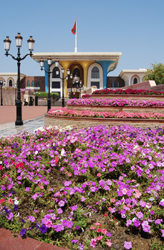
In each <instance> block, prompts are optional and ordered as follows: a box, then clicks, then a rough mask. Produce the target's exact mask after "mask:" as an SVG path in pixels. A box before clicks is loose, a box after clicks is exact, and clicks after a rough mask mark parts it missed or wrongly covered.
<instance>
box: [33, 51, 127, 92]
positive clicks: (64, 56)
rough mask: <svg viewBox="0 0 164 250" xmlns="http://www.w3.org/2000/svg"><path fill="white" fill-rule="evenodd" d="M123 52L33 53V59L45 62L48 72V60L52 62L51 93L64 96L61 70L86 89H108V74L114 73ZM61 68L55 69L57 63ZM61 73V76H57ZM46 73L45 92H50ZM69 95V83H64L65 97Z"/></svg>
mask: <svg viewBox="0 0 164 250" xmlns="http://www.w3.org/2000/svg"><path fill="white" fill-rule="evenodd" d="M121 55H122V53H121V52H62V53H59V52H58V53H33V56H32V58H33V59H34V60H35V61H37V62H40V60H44V69H45V70H46V71H47V72H48V69H49V65H48V58H49V57H50V58H51V60H52V64H51V66H50V71H51V72H52V73H51V74H50V92H58V93H59V95H60V96H61V95H62V80H61V79H60V77H61V69H62V68H64V77H66V75H67V70H68V69H70V74H72V75H73V77H75V75H76V76H77V77H78V79H79V80H81V81H82V84H83V86H84V87H86V88H87V87H91V86H97V88H101V89H102V88H106V87H107V74H108V73H109V72H110V71H113V70H114V69H115V68H116V67H117V64H118V62H119V60H120V57H121ZM56 61H58V62H59V67H58V68H57V67H55V62H56ZM56 71H59V74H56ZM47 72H45V91H46V92H47V91H48V73H47ZM67 94H68V85H67V81H66V80H65V82H64V95H65V96H67Z"/></svg>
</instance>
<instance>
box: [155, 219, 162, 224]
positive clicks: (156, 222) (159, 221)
mask: <svg viewBox="0 0 164 250" xmlns="http://www.w3.org/2000/svg"><path fill="white" fill-rule="evenodd" d="M162 222H163V220H162V219H157V220H155V224H156V225H159V224H161V223H162Z"/></svg>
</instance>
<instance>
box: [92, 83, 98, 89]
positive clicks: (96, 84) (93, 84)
mask: <svg viewBox="0 0 164 250" xmlns="http://www.w3.org/2000/svg"><path fill="white" fill-rule="evenodd" d="M91 86H97V88H98V89H99V88H100V83H99V82H91Z"/></svg>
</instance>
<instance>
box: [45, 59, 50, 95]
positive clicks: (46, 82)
mask: <svg viewBox="0 0 164 250" xmlns="http://www.w3.org/2000/svg"><path fill="white" fill-rule="evenodd" d="M48 67H49V66H48V62H47V61H44V69H45V70H46V71H47V72H48ZM45 92H48V73H46V72H45Z"/></svg>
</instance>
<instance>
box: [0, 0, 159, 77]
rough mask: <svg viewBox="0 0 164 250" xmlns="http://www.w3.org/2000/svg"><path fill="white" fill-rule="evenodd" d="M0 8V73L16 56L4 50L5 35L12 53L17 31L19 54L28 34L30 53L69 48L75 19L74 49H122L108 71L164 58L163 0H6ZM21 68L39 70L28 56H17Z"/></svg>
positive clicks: (14, 66)
mask: <svg viewBox="0 0 164 250" xmlns="http://www.w3.org/2000/svg"><path fill="white" fill-rule="evenodd" d="M0 7H1V15H0V30H1V36H0V37H1V42H0V72H17V63H16V61H14V60H13V59H12V58H11V57H6V56H5V55H4V54H5V51H4V44H3V40H4V39H5V38H6V36H9V38H10V40H11V41H12V43H11V49H10V53H11V54H13V55H15V56H16V55H17V49H16V45H15V36H16V35H17V33H18V32H20V33H21V35H22V36H23V45H22V48H21V56H24V55H25V54H26V53H28V46H27V39H28V38H29V36H30V35H32V36H33V38H34V40H35V45H34V52H73V51H74V45H75V40H74V35H73V34H72V33H71V29H72V27H73V25H74V22H75V19H76V18H77V50H78V52H122V56H121V59H120V61H119V63H118V66H117V68H116V69H115V70H114V71H113V72H111V73H110V75H111V76H117V75H119V73H120V72H121V70H122V69H139V68H150V67H151V64H152V63H164V0H138V1H135V0H115V1H113V0H82V1H81V0H71V1H68V0H62V1H61V0H28V1H24V0H8V1H1V4H0ZM21 73H24V74H26V75H29V76H32V75H35V76H37V75H43V74H44V73H43V72H41V71H40V66H39V64H38V63H36V62H35V61H34V60H33V59H31V58H30V57H27V58H26V59H25V60H24V61H22V63H21Z"/></svg>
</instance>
